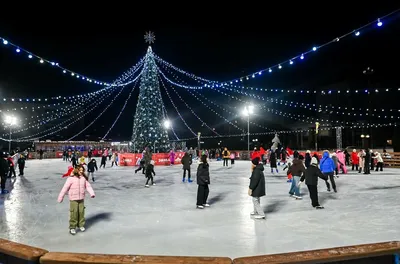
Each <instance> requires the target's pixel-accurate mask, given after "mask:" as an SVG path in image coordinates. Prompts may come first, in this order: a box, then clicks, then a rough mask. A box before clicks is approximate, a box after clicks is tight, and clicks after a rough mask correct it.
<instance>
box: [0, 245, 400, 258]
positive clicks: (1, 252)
mask: <svg viewBox="0 0 400 264" xmlns="http://www.w3.org/2000/svg"><path fill="white" fill-rule="evenodd" d="M398 254H400V242H397V241H394V242H384V243H375V244H366V245H356V246H349V247H338V248H327V249H318V250H310V251H301V252H292V253H284V254H273V255H263V256H254V257H243V258H236V259H231V258H228V257H180V256H142V255H111V254H86V253H65V252H48V251H47V250H45V249H41V248H35V247H30V246H27V245H23V244H19V243H15V242H11V241H8V240H4V239H0V263H2V264H8V263H13V264H23V263H26V264H28V263H29V264H36V263H42V264H64V263H65V264H66V263H75V264H81V263H86V264H97V263H102V264H104V263H146V264H156V263H157V264H232V263H234V264H268V263H282V264H286V263H298V264H306V263H307V264H310V263H336V264H339V263H342V264H345V263H349V264H350V263H352V264H361V263H362V264H372V263H379V264H389V263H390V264H392V263H394V264H400V262H399V255H398Z"/></svg>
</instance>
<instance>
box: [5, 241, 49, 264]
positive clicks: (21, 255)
mask: <svg viewBox="0 0 400 264" xmlns="http://www.w3.org/2000/svg"><path fill="white" fill-rule="evenodd" d="M48 252H49V251H47V250H45V249H42V248H37V247H30V246H27V245H24V244H19V243H15V242H12V241H9V240H5V239H1V238H0V263H2V264H6V263H7V264H8V263H15V264H34V263H39V259H40V257H42V256H43V255H45V254H46V253H48Z"/></svg>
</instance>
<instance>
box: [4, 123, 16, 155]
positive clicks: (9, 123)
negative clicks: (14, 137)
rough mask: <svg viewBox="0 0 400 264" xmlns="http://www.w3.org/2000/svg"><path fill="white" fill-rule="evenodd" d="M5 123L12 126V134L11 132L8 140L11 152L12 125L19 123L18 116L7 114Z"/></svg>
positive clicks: (9, 151)
mask: <svg viewBox="0 0 400 264" xmlns="http://www.w3.org/2000/svg"><path fill="white" fill-rule="evenodd" d="M4 123H6V125H8V126H9V128H10V134H9V135H10V137H9V140H8V153H11V134H12V131H11V127H12V126H13V125H16V124H17V118H16V117H15V116H6V117H5V119H4Z"/></svg>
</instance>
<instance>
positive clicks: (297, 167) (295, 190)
mask: <svg viewBox="0 0 400 264" xmlns="http://www.w3.org/2000/svg"><path fill="white" fill-rule="evenodd" d="M303 160H304V157H303V156H302V155H299V158H298V159H294V160H293V164H292V166H290V167H289V169H288V171H287V175H289V174H292V176H293V177H292V184H291V186H290V190H289V194H290V197H292V198H295V199H296V200H301V199H302V197H301V196H300V189H299V187H298V184H299V182H300V178H301V177H302V176H303V174H304V172H305V171H306V167H305V166H304V164H303Z"/></svg>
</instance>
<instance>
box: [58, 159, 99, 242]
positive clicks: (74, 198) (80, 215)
mask: <svg viewBox="0 0 400 264" xmlns="http://www.w3.org/2000/svg"><path fill="white" fill-rule="evenodd" d="M85 191H88V192H89V194H90V197H91V198H94V197H95V194H94V191H93V189H92V186H91V185H90V183H89V181H88V180H87V177H86V175H85V169H84V168H83V166H80V165H78V166H77V167H76V168H75V170H74V175H73V176H70V177H68V179H67V181H66V182H65V184H64V187H63V188H62V190H61V192H60V194H59V195H58V202H59V203H62V201H63V199H64V196H65V194H66V193H67V192H68V196H69V211H70V218H69V232H70V233H71V235H75V234H76V228H77V227H79V229H80V230H81V231H82V232H84V231H85V204H84V200H85Z"/></svg>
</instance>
